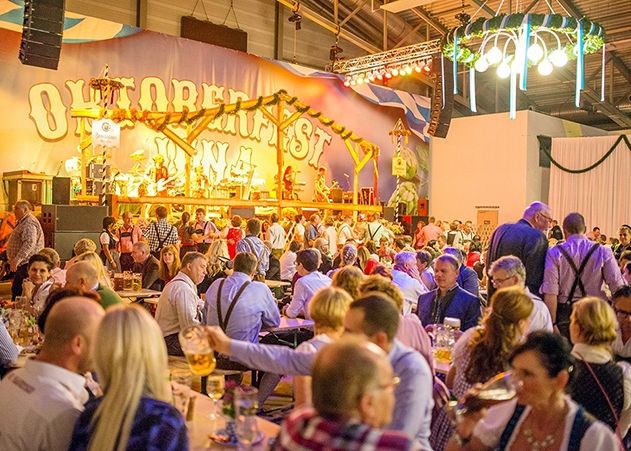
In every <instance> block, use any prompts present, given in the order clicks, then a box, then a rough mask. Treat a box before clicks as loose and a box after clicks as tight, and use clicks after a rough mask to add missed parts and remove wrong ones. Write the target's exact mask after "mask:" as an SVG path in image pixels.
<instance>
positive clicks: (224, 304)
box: [205, 252, 280, 402]
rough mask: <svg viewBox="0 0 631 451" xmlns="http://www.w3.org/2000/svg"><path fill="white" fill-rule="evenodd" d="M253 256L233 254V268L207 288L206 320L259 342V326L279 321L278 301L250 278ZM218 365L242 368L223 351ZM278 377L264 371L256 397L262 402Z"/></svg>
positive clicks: (232, 335)
mask: <svg viewBox="0 0 631 451" xmlns="http://www.w3.org/2000/svg"><path fill="white" fill-rule="evenodd" d="M254 271H256V257H255V256H254V255H252V254H251V253H249V252H245V253H240V254H237V255H236V256H235V257H234V272H233V273H232V274H231V275H230V276H228V277H226V278H225V279H218V280H215V281H214V282H213V284H212V285H211V286H210V287H209V288H208V291H207V292H206V306H205V311H206V324H208V325H210V326H219V327H221V330H223V331H224V332H225V333H226V335H228V336H229V337H230V338H232V339H235V340H241V341H249V342H251V343H258V342H259V333H260V332H261V328H262V327H263V328H270V327H276V326H278V325H279V324H280V315H279V313H278V305H277V304H276V300H275V299H274V297H273V296H272V292H271V291H270V289H269V288H268V287H267V285H265V284H264V283H263V282H257V281H252V275H253V274H254ZM217 367H218V368H220V369H243V368H241V365H239V364H237V366H235V365H234V362H232V361H230V359H229V358H226V357H224V356H222V355H219V357H218V359H217ZM279 381H280V377H279V376H278V375H276V374H272V373H265V374H263V376H262V378H261V379H260V383H259V386H258V388H259V401H261V402H265V400H266V399H267V397H268V396H269V395H271V394H272V392H273V391H274V388H275V387H276V385H277V384H278V382H279Z"/></svg>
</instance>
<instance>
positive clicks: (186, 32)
mask: <svg viewBox="0 0 631 451" xmlns="http://www.w3.org/2000/svg"><path fill="white" fill-rule="evenodd" d="M180 36H182V37H183V38H187V39H193V40H195V41H200V42H205V43H207V44H213V45H219V46H221V47H227V48H229V49H233V50H240V51H242V52H247V51H248V34H247V33H246V32H245V31H243V30H238V29H235V28H230V27H226V26H225V25H217V24H214V23H212V22H208V21H205V20H199V19H196V18H195V17H193V16H182V17H181V19H180Z"/></svg>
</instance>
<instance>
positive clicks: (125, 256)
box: [118, 226, 134, 271]
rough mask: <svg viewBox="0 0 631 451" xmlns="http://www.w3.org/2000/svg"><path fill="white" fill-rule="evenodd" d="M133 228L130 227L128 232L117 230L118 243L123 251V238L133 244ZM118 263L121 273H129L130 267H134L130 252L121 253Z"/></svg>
mask: <svg viewBox="0 0 631 451" xmlns="http://www.w3.org/2000/svg"><path fill="white" fill-rule="evenodd" d="M133 232H134V227H133V226H132V228H131V230H130V231H129V232H122V231H121V229H118V242H119V243H120V244H121V250H122V249H123V238H125V239H127V238H129V240H130V241H131V242H132V244H133V243H134V238H133ZM120 262H121V271H129V270H131V268H132V266H134V258H133V257H132V256H131V252H121V254H120Z"/></svg>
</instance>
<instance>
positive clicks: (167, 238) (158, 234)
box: [144, 205, 178, 258]
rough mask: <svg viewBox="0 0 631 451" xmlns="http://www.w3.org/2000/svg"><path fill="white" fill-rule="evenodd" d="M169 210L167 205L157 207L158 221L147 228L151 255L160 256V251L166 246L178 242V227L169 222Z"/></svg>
mask: <svg viewBox="0 0 631 451" xmlns="http://www.w3.org/2000/svg"><path fill="white" fill-rule="evenodd" d="M168 215H169V212H168V211H167V209H166V207H164V206H162V205H160V206H159V207H158V208H156V219H157V221H156V222H154V223H152V224H150V225H149V226H148V227H147V228H146V229H145V230H144V234H145V238H147V241H148V242H149V249H150V250H151V255H153V256H154V257H156V258H160V251H161V250H162V248H163V247H164V246H167V245H169V244H177V242H178V235H177V229H176V228H175V227H174V226H172V225H171V224H169V223H168V221H167V216H168Z"/></svg>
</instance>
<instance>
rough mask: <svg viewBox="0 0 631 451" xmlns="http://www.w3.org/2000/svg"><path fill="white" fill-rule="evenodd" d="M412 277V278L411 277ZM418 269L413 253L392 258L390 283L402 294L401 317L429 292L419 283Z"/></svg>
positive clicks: (399, 254) (410, 310)
mask: <svg viewBox="0 0 631 451" xmlns="http://www.w3.org/2000/svg"><path fill="white" fill-rule="evenodd" d="M413 276H414V277H413ZM419 279H420V276H419V275H418V268H417V267H416V254H415V253H414V252H409V251H403V252H399V253H398V254H397V255H396V256H395V257H394V268H393V269H392V283H393V284H395V285H396V286H397V287H399V289H400V290H401V292H402V293H403V298H404V300H405V302H404V303H403V315H407V314H409V313H411V312H412V306H413V305H416V304H417V303H418V298H419V296H420V295H422V294H423V293H427V292H428V291H429V290H428V289H427V288H426V287H425V285H423V284H422V283H421V282H419Z"/></svg>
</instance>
